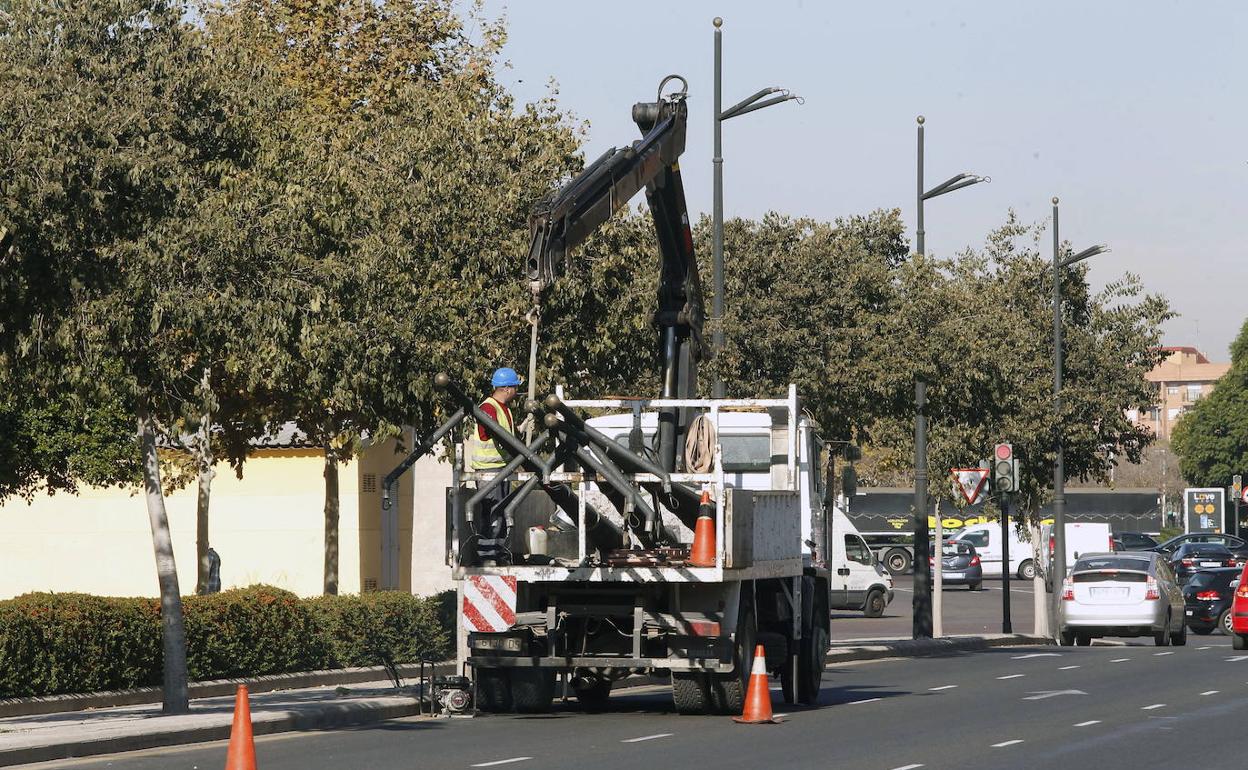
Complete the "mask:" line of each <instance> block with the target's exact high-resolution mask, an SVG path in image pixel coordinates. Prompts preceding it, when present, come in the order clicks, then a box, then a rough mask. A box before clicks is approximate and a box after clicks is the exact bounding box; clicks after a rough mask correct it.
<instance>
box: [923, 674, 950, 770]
mask: <svg viewBox="0 0 1248 770" xmlns="http://www.w3.org/2000/svg"><path fill="white" fill-rule="evenodd" d="M955 687H957V685H956V684H943V685H941V686H940V687H929V688H927V690H928V692H940V691H941V690H952V689H953V688H955ZM920 767H921V765H920Z"/></svg>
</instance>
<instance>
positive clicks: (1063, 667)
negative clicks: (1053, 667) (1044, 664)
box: [1057, 666, 1079, 671]
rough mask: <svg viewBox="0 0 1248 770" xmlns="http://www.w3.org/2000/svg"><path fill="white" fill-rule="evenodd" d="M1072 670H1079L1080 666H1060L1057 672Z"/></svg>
mask: <svg viewBox="0 0 1248 770" xmlns="http://www.w3.org/2000/svg"><path fill="white" fill-rule="evenodd" d="M1072 668H1079V667H1078V666H1058V667H1057V670H1058V671H1069V670H1071V669H1072Z"/></svg>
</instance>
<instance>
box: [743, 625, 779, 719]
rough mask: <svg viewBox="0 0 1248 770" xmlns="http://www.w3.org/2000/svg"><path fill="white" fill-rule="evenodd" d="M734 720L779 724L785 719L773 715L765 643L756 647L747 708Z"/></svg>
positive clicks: (751, 669) (746, 700) (747, 690)
mask: <svg viewBox="0 0 1248 770" xmlns="http://www.w3.org/2000/svg"><path fill="white" fill-rule="evenodd" d="M732 721H734V722H739V723H741V724H743V725H765V724H777V723H779V722H781V721H783V720H781V719H777V718H775V717H773V716H772V715H771V689H770V688H769V687H768V686H767V653H766V651H764V650H763V645H761V644H760V645H758V646H757V647H755V648H754V665H753V666H750V685H749V687H748V688H747V689H746V691H745V710H744V711H743V712H741V716H739V717H733V718H732Z"/></svg>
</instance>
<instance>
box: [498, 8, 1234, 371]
mask: <svg viewBox="0 0 1248 770" xmlns="http://www.w3.org/2000/svg"><path fill="white" fill-rule="evenodd" d="M485 11H486V14H487V16H490V17H497V16H505V17H506V19H507V26H508V30H509V38H508V43H507V46H506V48H505V49H504V51H503V59H504V60H505V61H506V62H507V65H508V66H507V68H506V69H504V70H503V71H502V72H501V73H500V77H501V80H502V82H503V83H505V84H506V85H507V86H508V87H509V88H510V89H511V91H512V92H513V93H514V94H516V95H517V96H518V97H519V98H521V99H523V100H535V99H538V98H541V97H542V96H544V95H546V94H547V93H549V91H550V89H551V88H552V86H551V83H552V82H553V83H554V84H555V85H554V86H553V87H554V88H555V89H557V96H556V98H557V101H558V103H559V104H560V106H561V107H562V108H563V109H565V110H568V111H570V112H571V113H573V114H574V115H575V116H576V118H578V119H580V120H583V121H586V122H587V124H588V128H587V131H588V133H587V137H586V144H585V148H584V149H585V155H586V157H588V158H591V159H592V158H595V157H597V156H598V155H599V154H601V153H602V152H603V151H605V150H607V149H608V148H610V147H614V146H623V145H624V144H626V143H631V142H632V141H633V140H634V139H636V138H637V137H638V133H637V128H636V126H635V124H633V122H632V120H631V117H630V109H631V107H632V104H633V103H634V102H637V101H652V100H653V99H654V96H655V91H656V89H657V87H658V83H659V81H660V80H661V79H662V78H663V77H664V76H665V75H668V74H670V73H678V74H680V75H683V76H684V77H685V78H686V79H687V80H688V81H689V106H690V126H689V137H688V141H687V147H686V150H685V155H684V156H683V157H682V159H681V170H682V172H683V177H684V182H685V188H686V194H687V196H688V199H689V207H690V209H691V211H692V212H694V213H695V214H700V213H703V212H709V211H710V209H711V192H712V187H711V180H712V171H711V168H712V164H711V155H712V147H713V145H712V141H713V133H712V132H713V115H714V110H713V104H714V102H713V95H714V92H713V61H714V59H713V56H714V48H713V46H714V36H713V31H714V30H713V27H712V24H711V21H712V19H713V18H714V17H715V16H721V17H722V18H723V20H724V25H723V59H724V64H723V82H724V95H723V101H724V105H725V106H729V105H731V104H734V103H736V102H737V101H739V100H740V99H743V98H745V97H746V96H749V95H750V94H752V93H754V92H755V91H757V90H758V89H760V88H763V87H765V86H779V87H784V88H788V89H790V90H791V91H792V92H794V93H796V94H798V95H800V96H801V97H803V99H804V104H801V105H798V104H797V103H795V102H788V103H785V104H781V105H778V106H775V107H770V108H767V109H766V110H762V111H759V112H755V113H751V114H749V115H744V116H741V117H739V118H735V119H733V120H731V121H727V122H725V123H724V126H723V144H724V212H725V216H726V217H733V216H742V217H759V216H760V215H762V214H763V213H765V212H767V211H773V210H774V211H779V212H782V213H785V214H790V215H794V216H809V217H814V218H818V219H824V220H832V219H835V218H837V217H841V216H849V215H853V214H861V213H866V212H869V211H871V210H873V209H877V208H900V209H901V212H902V216H903V217H904V219H905V221H906V223H907V227H908V228H909V236H910V238H911V239H912V240H913V236H914V224H913V223H914V215H915V207H916V203H915V197H916V196H915V192H916V189H915V188H916V183H915V167H916V158H915V150H916V148H915V145H916V131H915V129H916V123H915V118H916V116H918V115H923V116H924V117H925V118H926V121H927V122H926V144H925V152H924V154H925V158H926V163H925V166H926V170H925V179H926V182H927V186H928V187H929V188H930V187H931V186H934V185H936V184H938V183H939V182H941V181H943V180H945V179H947V178H948V177H950V176H953V175H954V174H956V173H959V172H962V171H971V172H974V173H978V174H983V175H987V176H990V177H991V178H992V182H991V184H987V185H976V186H974V187H971V188H969V189H966V190H961V191H958V192H955V193H952V194H950V195H948V196H944V197H941V198H937V199H932V200H929V201H928V202H927V204H926V206H925V209H924V218H925V229H926V231H927V237H926V246H927V251H928V253H930V254H936V255H944V256H949V255H952V254H953V253H955V252H957V251H960V250H962V249H964V248H966V247H968V246H974V247H977V246H979V245H981V244H982V243H983V241H984V238H985V236H986V235H987V234H988V233H989V232H990V231H991V230H992V229H993V228H995V227H997V226H999V225H1000V224H1001V223H1003V222H1004V221H1005V217H1006V215H1007V213H1008V211H1009V210H1010V209H1013V210H1014V211H1016V212H1017V213H1018V215H1019V216H1020V218H1021V219H1022V220H1023V221H1025V222H1038V221H1042V220H1046V219H1047V218H1048V217H1049V215H1050V211H1051V204H1050V199H1051V198H1052V197H1054V196H1058V197H1059V198H1060V199H1061V204H1060V205H1061V215H1060V225H1061V236H1062V239H1063V240H1067V241H1070V242H1071V245H1072V246H1073V247H1074V248H1075V250H1082V249H1083V248H1086V247H1087V246H1091V245H1094V244H1098V243H1103V244H1106V245H1108V246H1109V248H1110V249H1111V251H1110V253H1108V254H1103V255H1100V256H1097V257H1095V258H1093V259H1092V260H1091V261H1090V262H1089V263H1088V264H1089V266H1090V272H1089V280H1090V281H1091V283H1092V284H1093V286H1094V287H1098V288H1099V287H1101V286H1103V285H1105V284H1106V283H1108V282H1110V281H1113V280H1116V279H1119V278H1121V277H1122V276H1123V275H1124V274H1125V273H1127V272H1128V271H1129V272H1132V273H1135V274H1137V275H1139V276H1140V277H1141V279H1142V281H1143V283H1144V286H1145V288H1146V289H1147V290H1148V291H1150V292H1157V293H1161V294H1164V295H1165V296H1166V297H1167V298H1169V300H1170V302H1171V305H1172V307H1173V309H1174V310H1175V311H1176V312H1178V313H1179V317H1178V318H1176V319H1175V320H1173V321H1171V322H1169V323H1168V324H1167V325H1166V327H1165V329H1164V339H1163V344H1166V345H1195V346H1196V347H1198V348H1200V349H1201V350H1202V351H1203V352H1205V353H1206V355H1208V356H1209V358H1210V359H1211V360H1213V361H1227V360H1229V357H1230V354H1229V350H1228V349H1229V346H1230V343H1231V342H1232V341H1233V340H1234V338H1235V336H1236V334H1237V333H1238V331H1239V329H1240V327H1241V325H1242V324H1243V323H1244V320H1245V317H1248V300H1246V299H1245V296H1246V295H1248V248H1246V247H1245V246H1244V244H1245V242H1248V235H1246V234H1245V232H1244V229H1245V226H1246V225H1248V216H1246V215H1248V54H1246V53H1245V52H1246V51H1248V3H1246V2H1243V1H1242V0H1202V2H1170V1H1166V0H1130V1H1128V0H1096V1H1095V2H1089V1H1088V0H1047V1H1046V2H1042V3H1038V2H1019V1H1017V0H997V1H996V2H990V1H989V0H983V1H982V2H972V1H971V0H926V1H920V0H888V1H885V0H880V1H878V2H813V1H811V0H807V1H806V2H803V1H802V0H768V2H748V1H745V0H740V1H738V0H718V2H709V1H708V2H703V1H700V0H689V1H686V2H679V1H678V0H666V1H663V0H629V1H628V2H601V1H600V0H593V1H592V2H591V0H510V1H509V2H508V1H505V0H486V2H485ZM640 200H641V198H640V197H639V198H638V202H640ZM635 205H636V202H635V203H634V206H635ZM1048 238H1049V237H1048V236H1047V235H1046V237H1045V240H1044V241H1043V242H1044V244H1045V247H1044V248H1045V251H1044V253H1045V254H1046V255H1048V253H1049V251H1048V249H1049V247H1048V244H1049V243H1050V240H1049V239H1048ZM729 301H731V298H729ZM977 331H978V330H974V329H968V333H976V332H977Z"/></svg>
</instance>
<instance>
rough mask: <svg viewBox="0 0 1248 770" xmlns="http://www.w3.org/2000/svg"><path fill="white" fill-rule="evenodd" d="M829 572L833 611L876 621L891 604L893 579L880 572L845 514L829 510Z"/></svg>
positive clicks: (881, 567) (873, 556)
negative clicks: (851, 612) (855, 613)
mask: <svg viewBox="0 0 1248 770" xmlns="http://www.w3.org/2000/svg"><path fill="white" fill-rule="evenodd" d="M831 526H832V531H831V532H830V533H829V537H828V539H829V540H830V541H831V543H830V546H831V548H830V556H831V558H830V559H829V567H830V569H829V572H830V573H831V580H832V601H831V606H832V609H834V610H862V612H863V614H864V615H866V616H867V617H869V618H878V617H879V616H880V615H882V614H883V613H884V608H885V607H887V606H888V604H889V602H891V601H892V600H893V576H892V574H891V573H890V572H889V571H888V570H886V569H884V567H883V566H882V565H881V564H880V563H879V560H877V559H876V557H875V554H874V553H873V552H872V551H871V549H870V548H868V547H867V541H865V540H863V539H862V535H860V534H858V529H857V528H856V527H854V525H853V523H852V522H851V521H850V520H849V517H848V516H846V515H845V511H843V510H842V509H841V507H840V506H839V505H836V506H833V509H832V517H831Z"/></svg>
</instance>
